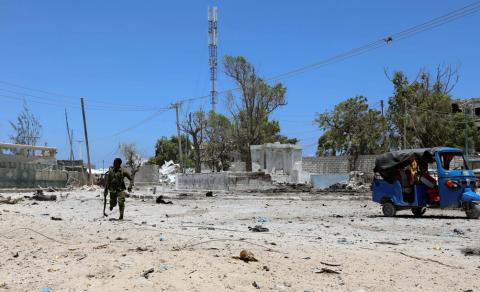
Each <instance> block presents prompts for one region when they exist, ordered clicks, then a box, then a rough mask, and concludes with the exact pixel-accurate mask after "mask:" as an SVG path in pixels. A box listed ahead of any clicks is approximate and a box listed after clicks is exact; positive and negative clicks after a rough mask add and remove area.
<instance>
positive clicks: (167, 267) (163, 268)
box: [158, 264, 173, 273]
mask: <svg viewBox="0 0 480 292" xmlns="http://www.w3.org/2000/svg"><path fill="white" fill-rule="evenodd" d="M171 268H173V267H172V266H169V265H165V264H161V265H160V266H159V267H158V272H160V273H163V272H165V271H167V270H170V269H171Z"/></svg>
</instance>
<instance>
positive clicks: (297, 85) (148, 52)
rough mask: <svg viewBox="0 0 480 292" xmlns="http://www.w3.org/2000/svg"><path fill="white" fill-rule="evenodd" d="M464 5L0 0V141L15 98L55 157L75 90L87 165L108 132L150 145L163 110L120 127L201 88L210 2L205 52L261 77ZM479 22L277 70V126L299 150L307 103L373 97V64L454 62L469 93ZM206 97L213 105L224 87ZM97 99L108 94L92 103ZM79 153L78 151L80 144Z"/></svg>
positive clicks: (162, 128)
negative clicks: (213, 45) (282, 89)
mask: <svg viewBox="0 0 480 292" xmlns="http://www.w3.org/2000/svg"><path fill="white" fill-rule="evenodd" d="M470 3H472V1H464V0H456V1H453V0H451V1H438V0H424V1H418V0H404V1H385V0H374V1H373V0H372V1H358V0H355V1H354V0H350V1H338V0H327V1H316V0H309V1H293V0H291V1H287V0H282V1H279V0H276V1H274V0H268V1H267V0H263V1H259V0H242V1H239V0H238V1H233V0H229V1H203V0H191V1H185V0H183V1H182V0H176V1H153V0H151V1H133V0H132V1H119V0H115V1H113V0H110V1H93V0H88V1H87V0H83V1H64V0H57V1H51V0H44V1H34V0H22V1H16V0H10V1H7V0H0V101H1V106H0V141H8V135H9V134H11V128H10V125H9V123H8V121H9V120H14V119H15V117H16V115H17V114H18V112H19V111H20V109H21V105H22V101H21V99H22V98H25V100H27V102H28V103H29V105H30V107H31V109H32V111H33V112H34V113H35V114H36V115H37V116H38V117H39V118H40V120H41V122H42V124H43V135H42V139H41V144H44V143H45V142H48V145H50V146H54V147H58V149H59V158H60V159H66V158H67V155H68V146H67V138H66V130H65V118H64V108H65V107H66V108H67V110H68V114H69V117H70V124H71V127H72V128H73V129H74V139H75V140H83V128H82V120H81V112H80V108H79V104H80V101H79V97H80V96H84V97H85V99H86V103H87V122H88V128H89V136H90V143H91V152H92V162H93V163H94V164H96V165H97V166H99V167H101V165H102V160H105V164H107V165H108V164H110V163H111V160H112V158H113V157H114V156H116V155H117V153H116V150H117V147H118V144H119V143H136V144H137V145H138V147H139V149H140V150H141V151H142V152H143V154H144V155H146V156H151V155H152V154H153V151H154V144H155V141H156V139H158V138H159V137H161V136H170V135H172V134H175V131H176V130H175V122H174V121H175V115H174V111H167V112H165V113H162V114H159V115H157V116H155V117H154V118H152V119H150V120H148V121H147V122H145V123H143V124H141V125H140V126H138V127H134V128H132V126H135V125H138V123H139V122H141V121H143V120H145V119H146V118H148V117H150V116H151V115H152V114H154V113H155V112H154V110H155V109H156V108H162V107H165V106H168V105H169V104H170V103H172V102H174V101H175V100H176V99H183V98H189V97H196V96H203V95H206V94H208V92H209V79H208V78H209V69H208V48H207V7H208V6H209V5H217V6H218V7H219V48H218V55H219V58H220V59H221V58H222V57H223V56H224V55H226V54H229V55H243V56H245V57H246V58H247V59H248V60H249V61H250V62H251V63H253V64H254V65H255V66H256V67H257V68H258V70H259V72H260V74H261V75H262V76H264V77H270V76H275V75H278V74H281V73H283V72H286V71H290V70H292V69H295V68H297V67H301V66H304V65H308V64H310V63H314V62H317V61H320V60H323V59H326V58H329V57H331V56H334V55H336V54H339V53H342V52H345V51H348V50H350V49H352V48H356V47H358V46H361V45H364V44H366V43H369V42H371V41H375V40H378V39H381V38H383V37H385V36H387V35H389V34H392V33H394V32H398V31H401V30H403V29H405V28H409V27H411V26H413V25H417V24H420V23H422V22H424V21H426V20H429V19H431V18H434V17H437V16H440V15H443V14H445V13H448V12H450V11H452V10H454V9H457V8H460V7H462V6H465V5H467V4H470ZM479 30H480V14H474V15H471V16H467V17H465V18H462V19H459V20H456V21H454V22H451V23H448V24H446V25H444V26H441V27H438V28H435V29H432V30H428V31H426V32H424V33H421V34H418V35H415V36H413V37H412V38H408V39H405V40H402V41H399V42H396V41H395V40H394V42H393V43H392V44H390V45H389V46H385V47H382V48H380V49H378V50H374V51H372V52H369V53H367V54H364V55H360V56H357V57H355V58H351V59H347V60H345V61H343V62H339V63H335V64H332V65H329V66H325V67H322V68H319V69H318V70H313V71H309V72H307V73H305V74H301V75H297V76H295V77H293V78H289V79H286V80H284V81H283V82H284V84H285V86H286V87H287V100H288V105H287V106H285V107H284V108H282V109H280V110H278V111H277V112H276V113H275V114H274V118H277V119H279V120H280V124H281V127H282V133H283V134H285V135H287V136H291V137H298V138H300V141H301V142H300V143H301V144H302V145H303V146H304V155H313V154H314V152H315V147H316V141H317V139H318V137H319V135H320V132H319V130H317V127H316V126H314V125H313V124H312V121H313V119H314V116H315V113H317V112H324V111H328V110H331V109H332V108H333V106H334V105H335V104H336V103H338V102H340V101H342V100H344V99H347V98H349V97H352V96H355V95H364V96H367V97H368V99H369V102H370V103H371V104H377V105H378V102H379V100H381V99H387V98H388V97H389V96H390V95H391V94H392V86H391V84H390V83H389V81H388V80H387V79H386V77H385V75H384V70H385V69H387V70H388V71H393V70H402V71H405V72H406V73H407V74H408V75H409V76H412V77H414V76H415V74H416V72H417V71H418V70H419V69H420V68H423V67H425V68H427V69H432V70H433V69H434V68H435V67H436V66H437V65H438V64H452V65H454V66H457V65H459V66H460V74H461V79H460V82H459V84H458V85H457V87H456V88H455V90H454V92H453V93H454V95H455V97H458V98H468V97H478V96H480V90H479V81H480V76H479V73H478V72H479V68H480V59H479V55H478V54H479V47H480V33H479V32H480V31H479ZM219 64H221V60H219ZM1 82H9V83H13V84H17V85H22V86H24V87H28V88H34V89H41V90H43V91H47V92H51V93H60V94H62V95H64V96H58V95H53V94H51V93H42V92H38V91H31V90H28V89H25V88H19V87H13V86H11V85H8V84H7V83H1ZM218 83H219V84H218V87H219V89H220V90H223V89H228V88H231V87H232V83H231V82H230V81H229V80H228V79H226V78H225V76H224V74H223V70H222V68H221V66H220V68H219V81H218ZM32 95H33V96H32ZM219 99H220V101H219V102H220V104H219V107H220V110H222V111H224V110H225V102H224V100H225V99H224V96H220V97H219ZM34 101H36V102H37V103H35V102H34ZM103 103H105V104H103ZM109 104H114V106H111V107H110V106H106V105H109ZM124 105H127V106H124ZM130 105H132V106H130ZM199 106H203V107H204V108H206V109H208V108H209V103H208V99H203V100H199V101H196V102H192V103H188V104H185V105H184V108H183V110H184V111H187V110H196V109H197V108H198V107H199ZM123 109H129V110H131V109H141V111H124V110H123ZM145 109H147V110H149V111H145ZM129 128H132V129H131V130H130V131H123V130H124V129H129ZM122 131H123V132H122ZM118 132H121V133H120V134H118V135H115V134H117V133H118ZM75 144H76V145H75V154H76V155H77V156H78V155H79V147H78V144H77V143H75ZM82 147H84V146H83V145H82ZM81 152H82V156H83V158H84V159H86V156H85V149H82V151H81Z"/></svg>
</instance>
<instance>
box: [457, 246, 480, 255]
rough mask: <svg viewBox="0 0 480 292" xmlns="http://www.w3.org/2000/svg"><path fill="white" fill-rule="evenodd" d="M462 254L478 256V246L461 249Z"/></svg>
mask: <svg viewBox="0 0 480 292" xmlns="http://www.w3.org/2000/svg"><path fill="white" fill-rule="evenodd" d="M461 251H462V253H463V255H464V256H472V255H476V256H480V247H467V248H462V249H461Z"/></svg>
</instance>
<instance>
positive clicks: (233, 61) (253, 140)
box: [224, 56, 286, 171]
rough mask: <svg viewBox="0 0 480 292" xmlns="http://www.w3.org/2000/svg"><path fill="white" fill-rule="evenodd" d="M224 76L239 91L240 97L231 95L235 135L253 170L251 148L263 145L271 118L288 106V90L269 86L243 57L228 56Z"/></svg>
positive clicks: (246, 160)
mask: <svg viewBox="0 0 480 292" xmlns="http://www.w3.org/2000/svg"><path fill="white" fill-rule="evenodd" d="M224 67H225V73H226V74H227V76H229V77H231V78H232V79H233V80H234V81H235V83H236V84H237V86H238V87H239V89H240V92H241V96H240V97H239V98H235V96H234V95H233V93H230V95H229V96H228V103H229V109H230V113H231V114H232V116H233V120H234V126H235V131H234V132H235V136H236V138H237V140H238V141H236V143H237V145H238V146H240V149H239V150H240V152H241V153H242V156H243V157H244V159H245V162H246V168H247V170H248V171H251V170H252V156H251V153H250V145H255V144H259V143H263V142H264V140H266V139H264V138H265V137H264V134H265V133H266V131H265V129H266V128H268V126H269V121H268V117H269V115H270V114H271V113H272V112H273V111H274V110H275V109H277V108H278V107H280V106H283V105H285V104H286V101H285V92H286V88H285V87H284V86H283V85H282V84H281V83H277V84H274V85H269V84H267V82H266V81H265V80H263V79H262V78H260V77H259V76H258V75H257V72H256V70H255V68H254V67H253V66H252V65H251V64H250V63H248V62H247V60H246V59H245V58H243V57H240V56H239V57H232V56H226V57H225V59H224Z"/></svg>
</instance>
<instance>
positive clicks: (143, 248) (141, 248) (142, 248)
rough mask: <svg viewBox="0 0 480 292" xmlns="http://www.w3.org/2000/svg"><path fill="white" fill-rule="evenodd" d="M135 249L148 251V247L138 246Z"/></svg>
mask: <svg viewBox="0 0 480 292" xmlns="http://www.w3.org/2000/svg"><path fill="white" fill-rule="evenodd" d="M135 250H136V251H147V250H148V248H146V247H140V246H138V247H137V248H136V249H135Z"/></svg>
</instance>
